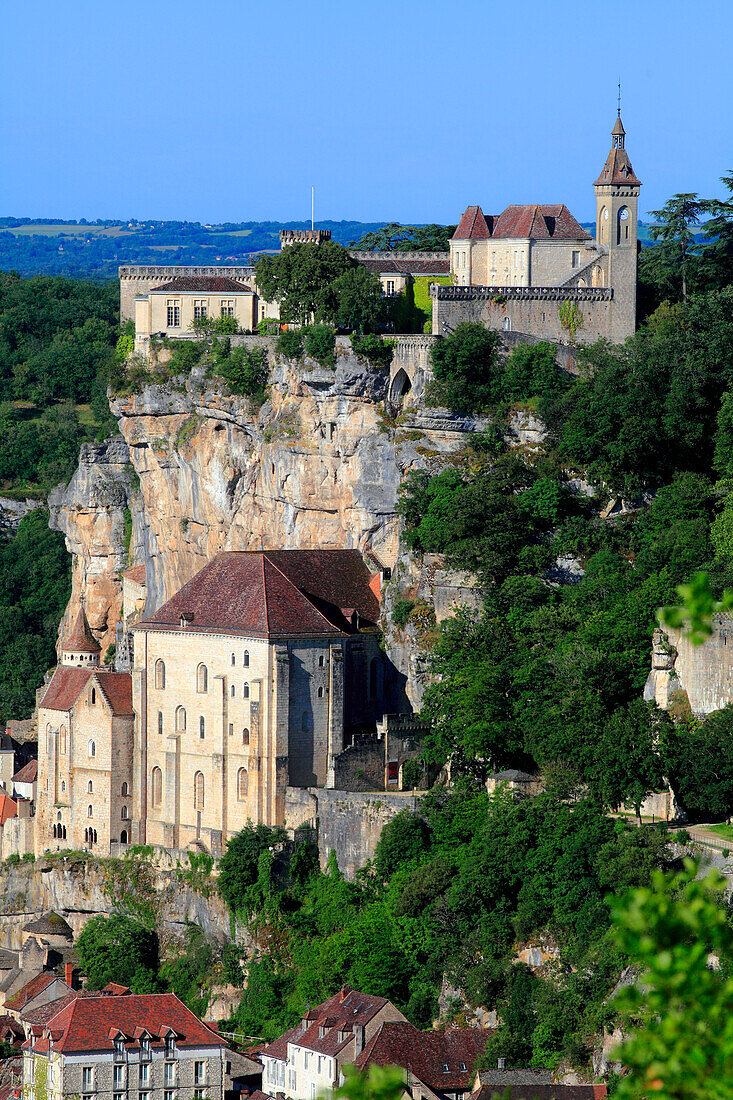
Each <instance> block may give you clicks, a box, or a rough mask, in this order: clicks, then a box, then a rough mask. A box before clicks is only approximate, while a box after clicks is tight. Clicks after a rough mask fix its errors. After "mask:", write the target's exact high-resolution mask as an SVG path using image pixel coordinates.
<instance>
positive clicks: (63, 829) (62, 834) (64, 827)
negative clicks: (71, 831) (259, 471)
mask: <svg viewBox="0 0 733 1100" xmlns="http://www.w3.org/2000/svg"><path fill="white" fill-rule="evenodd" d="M61 839H62V840H66V826H65V825H62V826H61Z"/></svg>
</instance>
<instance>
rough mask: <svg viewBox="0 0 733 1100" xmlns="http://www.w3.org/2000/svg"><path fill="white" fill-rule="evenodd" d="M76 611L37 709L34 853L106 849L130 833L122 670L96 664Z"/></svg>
mask: <svg viewBox="0 0 733 1100" xmlns="http://www.w3.org/2000/svg"><path fill="white" fill-rule="evenodd" d="M99 652H100V651H99V645H98V643H97V642H96V641H95V640H94V638H93V637H92V635H91V632H90V630H89V627H88V625H87V622H86V617H85V615H84V611H83V610H80V611H79V615H78V617H77V620H76V623H75V624H74V627H73V629H72V632H71V634H70V635H69V636H68V637H67V638H65V639H64V640H63V642H62V643H61V663H60V664H59V666H58V667H57V668H56V670H55V672H54V674H53V676H52V677H51V680H50V682H49V683H48V684H47V685H46V687H45V688H44V689H42V695H41V698H40V701H39V709H38V733H39V737H38V781H37V789H36V818H35V821H36V827H35V851H36V854H37V855H40V854H42V853H43V852H44V851H47V850H48V849H56V848H74V849H80V848H89V849H91V850H96V851H99V852H100V853H102V854H106V853H108V852H109V850H110V845H111V844H113V843H123V844H125V843H127V842H128V840H129V838H130V817H131V808H132V790H131V784H132V775H133V768H132V750H133V727H134V714H133V709H132V680H131V677H130V674H129V673H124V672H110V671H107V670H106V669H104V670H103V669H101V668H99Z"/></svg>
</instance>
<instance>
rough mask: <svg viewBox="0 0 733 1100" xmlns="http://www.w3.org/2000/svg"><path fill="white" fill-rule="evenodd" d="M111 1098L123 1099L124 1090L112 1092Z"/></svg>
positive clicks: (115, 1099)
mask: <svg viewBox="0 0 733 1100" xmlns="http://www.w3.org/2000/svg"><path fill="white" fill-rule="evenodd" d="M113 1100H125V1094H124V1092H115V1093H113Z"/></svg>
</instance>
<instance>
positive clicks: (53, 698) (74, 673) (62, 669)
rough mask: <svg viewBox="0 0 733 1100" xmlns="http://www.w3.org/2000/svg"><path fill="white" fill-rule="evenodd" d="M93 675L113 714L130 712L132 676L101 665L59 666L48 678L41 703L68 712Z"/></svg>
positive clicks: (49, 707)
mask: <svg viewBox="0 0 733 1100" xmlns="http://www.w3.org/2000/svg"><path fill="white" fill-rule="evenodd" d="M91 677H94V679H95V680H96V681H97V683H98V684H99V687H100V690H101V692H102V694H103V696H104V698H105V699H106V701H107V703H108V704H109V706H110V709H111V710H112V713H113V714H114V715H116V716H123V715H128V714H133V713H134V711H133V709H132V676H131V675H130V673H129V672H106V671H104V670H103V669H100V668H68V667H67V666H66V665H59V667H58V668H57V669H56V671H55V672H54V674H53V676H52V677H51V682H50V684H49V685H48V687H47V688H46V693H45V695H44V696H43V699H42V700H41V706H42V707H45V708H46V710H61V711H67V712H68V711H70V710H71V708H72V707H73V706H74V704H75V703H76V701H77V699H78V698H79V696H80V695H81V693H82V691H83V690H84V688H85V687H86V685H87V683H88V682H89V680H90V679H91Z"/></svg>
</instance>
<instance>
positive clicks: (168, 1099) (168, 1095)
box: [163, 1089, 175, 1100]
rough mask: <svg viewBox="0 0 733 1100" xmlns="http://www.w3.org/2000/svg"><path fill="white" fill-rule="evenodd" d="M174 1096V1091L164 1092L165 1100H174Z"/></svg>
mask: <svg viewBox="0 0 733 1100" xmlns="http://www.w3.org/2000/svg"><path fill="white" fill-rule="evenodd" d="M174 1095H175V1093H174V1092H173V1090H172V1089H171V1091H170V1092H164V1093H163V1100H173V1097H174Z"/></svg>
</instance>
